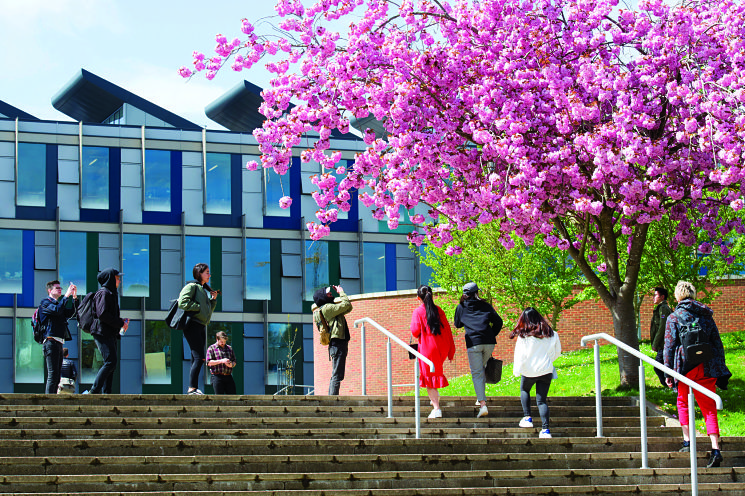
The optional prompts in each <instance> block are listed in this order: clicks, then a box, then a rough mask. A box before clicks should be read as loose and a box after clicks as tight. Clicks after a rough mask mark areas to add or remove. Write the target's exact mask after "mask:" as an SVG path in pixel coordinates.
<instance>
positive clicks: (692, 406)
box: [580, 332, 724, 496]
mask: <svg viewBox="0 0 745 496" xmlns="http://www.w3.org/2000/svg"><path fill="white" fill-rule="evenodd" d="M601 339H603V340H605V341H608V342H609V343H611V344H613V345H615V346H617V347H619V348H621V349H622V350H624V351H625V352H627V353H630V354H631V355H634V356H635V357H637V358H638V359H640V360H642V361H643V362H646V363H648V364H650V365H651V366H652V367H654V368H656V369H660V370H662V371H663V372H664V373H665V374H667V375H669V376H671V377H674V378H675V379H677V380H678V382H682V383H683V384H685V385H687V386H688V388H689V389H688V391H689V392H688V437H689V439H690V442H691V447H690V450H691V494H692V495H693V496H697V495H698V465H697V463H696V403H695V397H694V395H693V391H694V389H695V390H696V391H698V392H699V393H701V394H704V395H706V396H708V397H709V398H711V399H712V400H714V402H716V405H717V410H721V409H722V408H724V404H723V403H722V398H721V397H720V396H719V395H718V394H716V393H712V392H711V391H709V390H708V389H706V388H705V387H703V386H701V385H700V384H696V383H695V382H694V381H692V380H690V379H688V378H687V377H685V376H683V375H681V374H679V373H677V372H676V371H674V370H672V369H670V368H668V367H665V366H664V365H662V364H661V363H659V362H657V360H654V359H652V358H649V357H648V356H647V355H645V354H644V353H641V352H640V351H639V350H635V349H634V348H632V347H630V346H629V345H627V344H626V343H623V342H621V341H619V340H618V339H616V338H614V337H613V336H610V335H608V334H606V333H604V332H601V333H598V334H591V335H589V336H583V337H582V340H581V341H580V343H581V344H582V346H585V344H586V343H587V342H589V341H595V345H594V356H595V360H594V361H595V414H596V418H597V436H596V437H603V404H602V399H601V391H602V389H601V388H600V343H599V341H600V340H601ZM639 421H640V425H641V438H642V439H641V444H642V446H641V448H642V467H641V468H649V452H648V447H647V396H646V382H645V379H644V364H643V363H640V364H639Z"/></svg>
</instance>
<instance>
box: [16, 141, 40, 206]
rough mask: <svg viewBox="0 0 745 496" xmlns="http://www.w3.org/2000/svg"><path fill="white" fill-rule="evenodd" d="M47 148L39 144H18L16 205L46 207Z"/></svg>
mask: <svg viewBox="0 0 745 496" xmlns="http://www.w3.org/2000/svg"><path fill="white" fill-rule="evenodd" d="M46 177H47V147H46V145H43V144H39V143H18V196H17V197H16V205H19V206H25V207H43V206H45V205H46V189H47V188H46Z"/></svg>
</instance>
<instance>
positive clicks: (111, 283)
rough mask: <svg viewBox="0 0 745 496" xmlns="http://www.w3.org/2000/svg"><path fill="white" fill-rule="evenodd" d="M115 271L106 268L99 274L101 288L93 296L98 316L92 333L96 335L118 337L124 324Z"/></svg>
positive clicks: (92, 327)
mask: <svg viewBox="0 0 745 496" xmlns="http://www.w3.org/2000/svg"><path fill="white" fill-rule="evenodd" d="M115 272H116V271H115V270H114V269H106V270H104V271H103V272H101V273H100V274H98V282H99V283H100V284H101V289H99V290H98V291H97V292H96V295H95V296H94V297H93V308H94V310H95V312H96V317H97V318H96V320H94V321H93V325H92V326H91V334H92V335H94V336H101V337H104V338H114V337H116V338H118V337H119V329H121V327H122V326H123V325H124V320H123V319H122V318H121V317H120V316H119V295H118V294H117V290H116V277H115V276H116V274H115Z"/></svg>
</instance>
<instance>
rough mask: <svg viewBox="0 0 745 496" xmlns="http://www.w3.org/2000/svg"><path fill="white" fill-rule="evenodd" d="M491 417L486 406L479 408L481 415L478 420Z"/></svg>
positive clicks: (477, 416)
mask: <svg viewBox="0 0 745 496" xmlns="http://www.w3.org/2000/svg"><path fill="white" fill-rule="evenodd" d="M487 415H489V409H487V408H486V405H484V406H482V407H481V408H479V413H478V415H476V418H481V417H486V416H487Z"/></svg>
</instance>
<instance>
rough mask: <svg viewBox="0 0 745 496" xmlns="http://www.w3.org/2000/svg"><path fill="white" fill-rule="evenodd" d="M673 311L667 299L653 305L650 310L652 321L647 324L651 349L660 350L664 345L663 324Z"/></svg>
mask: <svg viewBox="0 0 745 496" xmlns="http://www.w3.org/2000/svg"><path fill="white" fill-rule="evenodd" d="M671 313H673V311H672V310H670V305H668V304H667V300H662V303H660V304H659V305H657V306H656V307H654V311H653V312H652V323H651V325H650V326H649V339H650V341H652V349H653V350H655V351H661V350H662V349H663V348H664V347H665V324H666V322H667V317H668V316H669V315H670V314H671Z"/></svg>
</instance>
